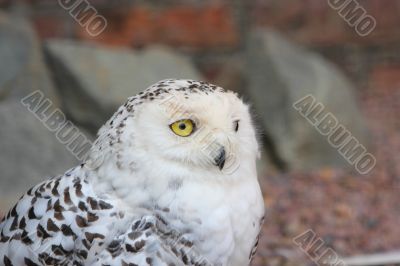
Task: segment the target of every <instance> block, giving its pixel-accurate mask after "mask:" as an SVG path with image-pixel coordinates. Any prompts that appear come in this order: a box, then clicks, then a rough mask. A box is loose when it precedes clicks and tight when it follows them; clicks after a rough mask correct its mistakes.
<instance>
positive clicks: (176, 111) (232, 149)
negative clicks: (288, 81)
mask: <svg viewBox="0 0 400 266" xmlns="http://www.w3.org/2000/svg"><path fill="white" fill-rule="evenodd" d="M131 128H132V131H131V133H130V134H131V135H130V136H131V137H132V139H134V140H135V145H134V146H135V147H136V149H138V150H140V151H145V152H146V153H147V154H152V156H154V157H153V158H154V159H155V160H163V161H164V162H166V163H168V162H170V163H178V164H180V165H182V166H185V167H188V168H192V169H193V168H201V169H207V170H209V171H214V172H215V171H218V172H220V173H221V174H232V173H233V172H234V171H235V170H236V169H237V168H239V167H240V164H242V163H246V161H249V160H250V161H255V155H257V154H258V146H257V141H256V137H255V132H254V129H253V125H252V123H251V118H250V115H249V110H248V107H247V106H246V105H245V104H244V103H243V102H242V101H241V100H240V99H239V98H238V97H237V96H236V95H235V94H234V93H231V92H225V91H215V92H213V93H192V94H191V93H187V92H180V91H175V92H174V93H170V94H169V95H168V96H167V97H164V98H162V99H155V100H152V101H148V102H145V103H143V104H142V105H141V107H140V109H139V110H138V112H137V113H136V116H135V119H134V122H133V125H132V127H131Z"/></svg>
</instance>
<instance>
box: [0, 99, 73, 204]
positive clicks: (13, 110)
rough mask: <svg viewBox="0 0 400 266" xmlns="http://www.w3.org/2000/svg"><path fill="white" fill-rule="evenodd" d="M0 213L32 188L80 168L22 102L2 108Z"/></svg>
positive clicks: (2, 104) (2, 105)
mask: <svg viewBox="0 0 400 266" xmlns="http://www.w3.org/2000/svg"><path fill="white" fill-rule="evenodd" d="M0 124H1V127H0V150H1V153H0V169H1V178H0V210H7V209H9V208H10V207H11V206H12V204H13V203H15V202H16V201H17V200H18V198H19V197H20V196H21V195H22V194H23V193H25V192H26V191H27V190H28V189H29V188H30V187H32V186H33V185H36V184H37V183H38V182H40V181H42V180H44V179H46V178H48V177H49V176H53V175H59V174H63V173H64V172H65V171H66V170H68V169H69V168H71V167H73V166H76V165H78V161H77V160H76V159H75V157H74V156H73V155H72V154H71V153H70V152H69V151H68V150H67V148H66V147H65V146H64V145H62V144H61V143H60V142H59V141H58V140H57V139H56V137H55V135H54V134H53V133H51V132H50V131H49V130H48V129H47V128H46V127H45V126H44V125H43V124H42V122H41V121H40V120H38V119H37V118H36V117H35V116H34V114H32V113H30V112H29V110H28V109H27V108H25V107H24V106H23V105H22V104H21V103H20V102H19V101H5V102H4V101H3V102H2V103H1V104H0Z"/></svg>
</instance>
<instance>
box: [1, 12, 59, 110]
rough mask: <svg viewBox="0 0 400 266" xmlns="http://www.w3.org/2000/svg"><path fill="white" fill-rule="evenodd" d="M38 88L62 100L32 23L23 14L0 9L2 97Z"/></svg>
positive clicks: (57, 102)
mask: <svg viewBox="0 0 400 266" xmlns="http://www.w3.org/2000/svg"><path fill="white" fill-rule="evenodd" d="M35 90H41V91H42V92H43V93H44V94H45V95H46V97H48V98H50V99H51V100H52V101H53V103H54V104H55V105H57V104H59V100H58V97H57V93H56V91H55V89H54V86H53V83H52V81H51V78H50V76H49V74H48V70H47V69H46V65H45V63H44V60H43V54H42V48H41V45H40V42H39V41H38V39H37V36H36V34H35V32H34V31H33V29H32V27H31V26H30V24H29V23H28V22H27V21H25V20H24V19H23V18H20V17H18V16H16V15H6V14H5V13H2V12H0V100H2V99H5V98H17V99H21V98H23V97H24V96H25V95H27V94H29V93H30V92H32V91H35Z"/></svg>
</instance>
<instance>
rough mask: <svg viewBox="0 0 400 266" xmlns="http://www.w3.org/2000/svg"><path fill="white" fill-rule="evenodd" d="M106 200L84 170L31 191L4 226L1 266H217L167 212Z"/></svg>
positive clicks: (0, 230) (0, 243)
mask: <svg viewBox="0 0 400 266" xmlns="http://www.w3.org/2000/svg"><path fill="white" fill-rule="evenodd" d="M117 206H118V205H117V203H116V202H115V201H113V200H109V199H103V198H102V199H100V198H99V197H98V196H97V195H96V194H95V193H94V191H93V189H92V186H91V185H90V183H89V181H88V180H87V179H86V176H85V172H84V171H83V170H82V167H77V168H74V169H72V170H70V171H68V172H67V173H66V174H64V175H63V176H59V177H55V178H52V179H49V180H47V181H44V182H43V183H41V184H39V185H37V186H35V187H33V188H32V189H30V190H29V191H28V192H27V193H26V194H25V195H23V196H22V197H21V198H20V200H19V201H18V203H17V204H16V205H15V206H14V207H13V208H12V209H11V210H10V211H9V212H8V214H7V215H6V216H5V217H4V218H3V220H2V221H1V223H0V264H2V263H3V264H4V265H6V266H9V265H28V266H35V265H128V266H129V265H155V266H157V265H201V266H206V265H211V264H209V263H208V262H207V261H206V260H204V259H203V258H202V257H201V256H200V255H199V254H197V253H195V252H194V251H193V249H192V247H193V243H192V242H191V241H189V240H187V239H186V238H185V235H184V234H181V233H180V232H178V231H175V230H172V229H171V228H170V227H169V223H168V220H167V219H165V218H164V216H163V211H162V210H159V211H157V212H154V211H152V212H149V213H147V214H133V213H127V212H124V211H121V210H120V209H119V208H118V207H117Z"/></svg>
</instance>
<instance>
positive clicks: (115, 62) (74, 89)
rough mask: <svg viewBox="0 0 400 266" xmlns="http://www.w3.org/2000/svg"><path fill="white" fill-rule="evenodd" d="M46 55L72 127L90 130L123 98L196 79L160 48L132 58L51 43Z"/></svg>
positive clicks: (182, 62) (116, 52) (183, 60)
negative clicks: (172, 80) (178, 80)
mask: <svg viewBox="0 0 400 266" xmlns="http://www.w3.org/2000/svg"><path fill="white" fill-rule="evenodd" d="M46 51H47V55H48V58H49V62H50V64H51V65H52V69H53V71H54V73H55V79H56V82H57V84H58V86H59V88H60V93H61V95H62V97H63V103H64V107H65V108H66V111H67V112H68V114H70V115H71V117H72V118H73V119H74V120H75V121H77V122H79V123H80V124H83V125H85V126H87V127H88V128H91V129H93V130H97V129H98V128H99V127H100V126H101V125H102V124H103V123H104V122H105V121H106V120H107V119H108V118H109V117H110V115H111V114H112V113H113V112H114V111H115V110H116V108H117V107H118V106H120V105H121V104H123V103H124V102H125V101H126V98H127V97H129V96H132V95H135V94H137V93H138V92H140V91H142V90H144V89H145V88H147V87H148V86H149V85H151V84H153V83H155V82H157V81H159V80H162V79H165V78H191V79H200V76H199V74H198V73H197V72H196V70H195V69H194V67H193V66H192V64H191V63H190V61H189V60H188V59H187V58H186V57H184V56H182V55H179V54H176V53H174V52H172V51H170V50H168V49H166V48H162V47H153V48H148V49H146V50H141V51H137V52H135V51H131V50H125V49H107V48H101V47H97V46H93V45H89V44H82V43H74V42H70V41H50V42H48V43H47V44H46Z"/></svg>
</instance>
